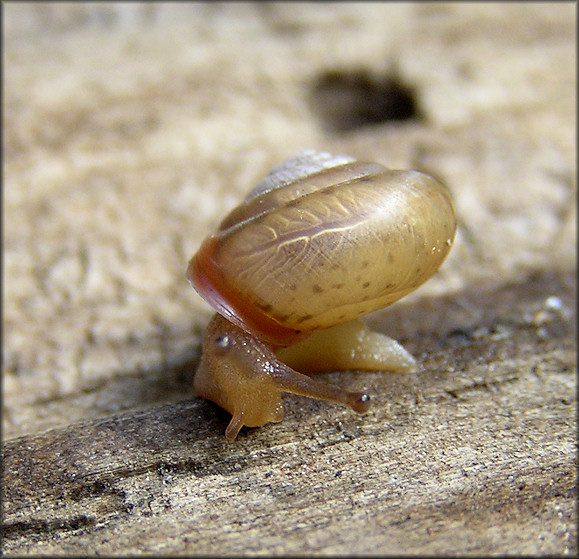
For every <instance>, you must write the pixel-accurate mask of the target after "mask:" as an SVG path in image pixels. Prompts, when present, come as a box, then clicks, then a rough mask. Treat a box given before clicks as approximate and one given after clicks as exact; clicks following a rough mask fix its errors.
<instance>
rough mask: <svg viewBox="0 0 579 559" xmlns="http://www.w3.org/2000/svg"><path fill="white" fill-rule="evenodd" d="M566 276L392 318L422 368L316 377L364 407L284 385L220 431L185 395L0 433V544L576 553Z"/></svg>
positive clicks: (80, 550) (216, 416) (82, 550)
mask: <svg viewBox="0 0 579 559" xmlns="http://www.w3.org/2000/svg"><path fill="white" fill-rule="evenodd" d="M574 289H575V277H574V274H571V273H570V274H565V275H558V274H555V273H546V274H537V275H533V276H530V277H527V278H524V279H523V280H522V281H521V282H519V283H516V284H513V285H510V286H507V287H501V288H498V289H496V288H493V287H492V286H491V287H490V288H479V289H472V290H470V291H469V292H464V293H460V294H456V295H455V296H453V297H448V298H446V299H443V300H438V301H432V302H431V304H430V305H424V304H423V303H422V304H416V305H413V306H407V308H406V309H400V310H397V311H396V312H391V313H389V317H390V318H391V319H395V318H396V316H397V315H398V314H400V315H402V314H403V313H405V316H406V317H407V320H409V321H410V323H413V324H414V326H416V327H418V325H419V322H420V323H421V324H422V330H421V333H420V337H417V338H413V339H412V340H409V343H408V344H407V345H408V346H409V347H412V348H413V349H416V348H421V349H422V351H423V352H424V353H423V354H422V355H420V354H419V357H420V360H421V364H422V369H421V371H420V372H418V373H417V374H415V375H408V376H404V375H394V374H391V375H385V374H377V373H376V374H374V373H371V374H367V373H364V374H363V376H359V377H356V375H355V374H354V373H340V374H338V373H336V374H332V375H328V379H329V380H330V381H332V382H342V383H351V384H352V385H354V384H356V385H359V384H360V383H362V384H364V386H365V388H367V389H368V390H370V391H371V392H372V393H373V394H375V395H376V398H375V405H374V407H373V409H372V410H371V412H370V413H369V414H368V415H366V416H363V417H359V416H355V415H354V414H352V413H351V412H350V411H349V410H343V409H341V408H339V407H337V406H328V405H326V404H322V403H319V402H312V401H309V400H304V399H299V398H293V397H290V398H287V400H286V401H287V406H286V419H285V420H284V421H283V422H282V423H279V424H276V425H269V426H267V427H264V428H260V429H252V430H247V429H244V430H243V431H242V432H241V434H240V436H239V438H238V439H237V440H236V441H235V442H233V443H229V442H227V441H226V440H225V438H224V436H223V430H224V428H225V426H226V424H227V421H228V417H227V414H226V413H224V412H222V411H221V410H219V409H217V408H216V407H215V406H213V405H212V404H210V403H208V402H205V401H202V400H198V399H194V400H186V401H183V402H181V403H178V404H175V405H169V406H164V407H160V408H153V409H150V410H146V411H142V412H133V413H126V414H122V415H118V416H114V417H110V418H107V419H102V420H96V421H90V422H87V423H83V424H77V425H71V426H69V427H67V428H64V429H55V430H52V431H48V432H45V433H42V434H39V435H34V436H29V437H22V438H19V439H14V440H12V441H7V442H6V443H5V445H4V449H3V467H4V484H3V491H4V495H3V507H4V519H3V521H4V524H3V552H4V553H5V554H7V555H12V554H91V555H92V554H110V555H115V554H127V553H129V554H131V553H151V554H153V553H154V554H164V553H171V554H180V553H187V554H219V555H227V554H240V553H246V554H263V553H267V554H281V553H283V554H311V553H323V554H340V553H342V554H343V553H359V554H376V553H380V554H383V553H413V554H420V553H445V554H457V553H460V554H505V553H510V554H513V553H514V554H523V553H524V554H537V553H540V554H564V553H575V552H576V550H577V548H576V504H575V498H576V464H575V458H576V454H575V453H576V445H575V386H576V379H575V359H576V342H575V330H576V329H575V310H574ZM549 297H556V298H557V299H548V298H549ZM546 299H547V303H545V301H546ZM555 302H558V303H560V304H555ZM465 309H467V311H466V314H468V316H470V321H469V320H467V319H466V318H465V316H466V315H465V314H464V313H465ZM408 326H410V324H409V325H408ZM459 326H460V329H459ZM401 328H402V329H404V328H405V326H402V327H401Z"/></svg>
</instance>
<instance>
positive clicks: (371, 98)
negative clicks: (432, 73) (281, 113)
mask: <svg viewBox="0 0 579 559" xmlns="http://www.w3.org/2000/svg"><path fill="white" fill-rule="evenodd" d="M311 106H312V110H313V111H314V112H315V114H316V116H317V117H318V118H320V119H321V121H322V126H323V127H324V129H325V130H327V131H329V132H344V131H348V130H355V129H357V128H361V127H364V126H368V125H372V124H380V123H385V122H393V121H405V120H419V119H421V114H420V111H419V109H418V103H417V100H416V94H415V91H414V90H413V88H412V87H410V86H408V85H405V84H404V83H402V82H401V81H400V79H398V78H396V77H394V76H391V75H388V76H373V75H371V74H369V73H368V72H366V71H363V70H357V71H352V72H338V71H328V72H325V73H323V74H321V75H320V76H318V78H317V79H316V80H315V82H314V83H313V85H312V93H311Z"/></svg>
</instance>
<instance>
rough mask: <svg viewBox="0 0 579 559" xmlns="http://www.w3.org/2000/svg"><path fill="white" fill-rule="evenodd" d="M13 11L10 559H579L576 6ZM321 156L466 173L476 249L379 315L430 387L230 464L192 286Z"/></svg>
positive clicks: (469, 241)
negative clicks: (302, 157) (231, 214)
mask: <svg viewBox="0 0 579 559" xmlns="http://www.w3.org/2000/svg"><path fill="white" fill-rule="evenodd" d="M3 10H4V13H3V15H4V31H5V41H4V53H3V55H4V63H5V64H4V72H5V74H4V76H5V89H4V94H5V95H4V99H3V102H4V117H5V119H4V183H5V184H4V192H3V195H4V196H3V209H4V215H3V217H4V235H3V243H4V246H3V248H4V253H3V265H4V283H3V293H4V299H3V315H4V316H3V337H4V339H3V342H4V344H3V397H4V399H3V424H2V426H3V431H2V433H3V437H4V440H3V469H4V471H3V474H4V478H3V485H2V491H3V494H2V507H3V527H2V528H3V533H2V535H3V539H2V551H3V553H4V554H6V555H25V554H31V555H65V554H71V555H85V554H88V555H97V554H100V555H103V554H106V555H126V554H137V553H139V554H140V553H142V554H155V555H176V554H181V553H182V554H189V555H191V554H213V555H219V556H222V555H232V554H251V555H258V554H275V555H288V554H296V555H306V554H308V555H310V554H319V555H335V554H372V555H374V554H461V555H463V554H470V555H488V554H501V555H503V554H511V555H520V554H532V555H538V554H542V555H547V554H549V555H563V554H576V553H577V541H576V539H577V530H576V524H577V517H576V482H577V479H576V467H577V463H576V419H577V418H576V325H575V324H576V309H575V308H576V126H575V123H576V26H575V23H576V7H575V6H574V5H573V4H548V5H547V4H472V3H464V4H458V3H457V4H440V3H437V4H430V3H425V4H422V3H417V4H389V3H383V4H381V3H369V4H359V3H351V4H347V3H345V4H339V5H333V4H332V5H329V4H323V3H322V4H317V3H314V4H304V5H300V6H297V7H296V6H294V5H291V4H287V3H268V4H264V5H262V4H257V3H248V4H245V3H232V4H216V5H213V4H205V3H185V4H174V5H171V4H94V3H93V4H80V3H78V4H73V3H64V4H60V3H51V4H27V3H7V4H5V5H4V6H3ZM248 37H251V40H248ZM392 107H394V108H398V109H400V108H401V107H402V108H404V111H402V112H403V113H404V115H405V118H406V119H405V120H398V117H400V112H398V113H397V114H393V113H392ZM307 148H314V149H319V150H328V151H331V152H334V153H344V154H348V155H351V156H354V157H358V158H360V159H369V160H373V161H377V162H380V163H383V164H385V165H387V166H389V167H391V168H416V169H420V170H423V171H426V172H429V173H431V174H433V175H435V176H437V177H438V178H440V179H441V180H442V181H443V182H445V183H446V184H447V185H448V187H449V190H450V192H451V194H452V196H453V200H454V203H455V207H456V211H457V216H458V221H459V226H458V231H457V236H456V240H455V244H454V246H453V249H452V251H451V253H450V255H449V257H448V259H447V261H446V262H445V263H444V265H443V266H442V268H441V269H440V271H439V272H438V273H437V274H436V275H435V277H433V278H432V280H430V281H429V282H427V283H426V284H425V285H424V286H422V287H421V288H420V289H419V290H418V291H417V292H415V293H413V294H411V295H410V296H408V297H406V298H405V299H403V300H402V301H400V302H399V303H397V304H396V305H394V306H393V307H391V308H389V309H386V310H385V311H382V312H378V313H376V314H374V315H373V316H370V317H368V318H367V320H368V321H369V322H370V323H371V325H372V326H373V328H375V329H376V330H378V331H381V332H384V333H386V334H387V335H390V336H392V337H394V338H396V339H398V340H399V341H400V342H401V343H402V344H403V345H404V346H405V347H406V348H407V349H409V350H410V351H411V352H412V353H413V354H414V355H415V356H416V357H417V359H418V361H419V363H420V366H421V368H420V370H419V371H418V372H417V373H416V374H412V375H401V374H379V373H361V374H359V373H355V372H343V373H332V374H328V375H324V380H326V381H327V382H332V383H336V384H340V385H344V386H348V387H350V388H351V389H352V390H364V391H367V392H369V393H370V394H371V395H372V397H373V407H372V409H371V411H370V412H369V413H368V414H366V415H365V416H357V415H355V414H354V413H352V412H351V411H350V410H348V409H343V408H341V407H340V406H337V405H330V404H325V403H321V402H313V401H309V400H307V399H303V398H298V397H293V396H292V397H287V398H286V399H285V407H286V410H285V411H286V417H285V419H284V420H283V421H282V422H281V423H279V424H275V425H274V424H270V425H268V426H265V427H263V428H259V429H243V430H242V431H241V433H240V435H239V437H238V439H237V440H236V441H235V442H233V443H228V442H227V441H226V440H225V437H224V434H223V433H224V430H225V427H226V425H227V423H228V421H229V416H228V414H227V413H225V412H224V411H222V410H220V409H219V408H217V407H216V406H214V405H213V404H211V403H209V402H205V401H203V400H200V399H197V398H195V397H194V394H193V392H192V387H191V386H192V378H193V374H194V371H195V368H196V366H197V363H198V360H199V348H200V340H201V337H202V335H203V330H204V327H205V325H206V324H207V322H208V320H209V317H210V314H211V311H210V309H209V308H208V306H207V305H206V304H205V303H204V302H203V301H202V300H201V299H200V298H199V297H198V296H197V295H196V294H195V293H194V292H193V290H192V289H191V288H190V286H189V285H188V284H187V282H186V280H185V278H184V272H185V269H186V266H187V261H188V259H189V258H190V256H191V255H192V254H193V252H194V251H195V250H196V249H197V248H198V246H199V244H200V243H201V241H202V239H203V238H204V237H205V236H206V235H207V234H208V232H209V231H211V230H212V228H213V227H214V226H215V225H216V224H217V223H218V222H219V220H220V219H221V217H222V216H223V215H224V214H225V212H227V211H228V210H229V209H231V207H233V206H234V205H235V204H236V203H238V201H239V200H241V199H242V198H243V196H244V195H245V193H246V192H247V191H248V190H249V189H250V188H251V187H252V185H254V184H255V183H256V182H257V181H258V180H259V179H261V178H262V177H263V175H264V174H265V173H267V171H268V170H269V169H270V168H271V167H272V166H274V165H276V164H278V163H279V162H281V161H282V160H283V159H284V158H286V157H288V156H290V155H292V154H293V153H295V152H297V151H299V150H302V149H307Z"/></svg>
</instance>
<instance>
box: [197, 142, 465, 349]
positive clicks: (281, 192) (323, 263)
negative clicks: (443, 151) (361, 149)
mask: <svg viewBox="0 0 579 559" xmlns="http://www.w3.org/2000/svg"><path fill="white" fill-rule="evenodd" d="M455 229H456V220H455V215H454V209H453V206H452V201H451V199H450V196H449V193H448V192H447V190H446V189H445V188H444V187H443V186H442V185H441V184H440V183H438V182H437V181H436V180H435V179H433V178H432V177H430V176H428V175H426V174H423V173H420V172H418V171H411V170H390V169H386V168H385V167H383V166H382V165H379V164H377V163H365V162H360V161H356V160H354V159H352V158H350V157H346V156H334V155H331V154H329V153H324V152H322V153H320V152H315V151H306V152H303V153H300V154H298V155H296V156H294V157H292V158H290V159H288V160H287V161H285V162H284V163H282V164H281V165H280V166H278V167H276V168H274V169H273V170H272V171H271V173H270V174H269V175H268V176H267V177H266V178H265V179H264V180H263V181H261V182H260V183H259V184H258V185H257V187H256V188H255V189H254V190H253V191H252V192H251V193H250V194H249V195H248V196H247V198H246V199H245V201H244V202H243V203H242V204H241V205H240V206H239V207H237V208H235V209H234V210H233V211H232V212H231V213H230V214H229V215H228V216H227V217H226V218H225V219H224V220H223V221H222V223H221V225H220V227H219V230H218V231H217V232H216V233H215V234H214V235H211V236H210V237H209V238H208V239H207V240H206V241H205V242H204V243H203V244H202V246H201V248H200V250H199V252H198V253H197V255H196V256H195V257H194V258H193V259H192V260H191V263H190V265H189V268H188V272H187V275H188V277H189V279H190V280H191V282H192V283H193V285H194V287H195V288H196V289H197V291H198V292H199V293H200V294H201V296H202V297H204V298H205V299H206V300H207V301H208V302H209V303H210V304H211V305H212V306H213V307H214V308H215V309H216V310H217V312H219V313H220V314H222V315H223V316H224V317H225V318H227V319H228V320H230V321H231V322H233V323H234V324H236V325H237V326H238V327H239V328H241V329H243V330H245V331H247V332H249V333H251V334H253V335H254V336H256V337H258V338H259V339H261V340H265V341H267V342H268V343H270V344H273V345H275V346H287V345H291V344H293V343H295V341H296V340H298V339H299V338H300V337H303V336H304V335H307V333H310V332H312V331H315V330H320V329H325V328H329V327H331V326H334V325H337V324H341V323H343V322H347V321H349V320H352V319H354V318H357V317H359V316H362V315H364V314H367V313H369V312H371V311H375V310H377V309H381V308H383V307H386V306H387V305H390V304H391V303H393V302H394V301H396V300H398V299H400V298H401V297H403V296H404V295H406V294H408V293H410V292H411V291H413V290H415V289H416V288H417V287H418V286H420V285H421V284H422V283H423V282H425V281H426V280H427V279H428V278H429V277H430V276H432V274H433V273H434V272H435V271H436V270H437V269H438V267H439V266H440V265H441V264H442V262H443V260H444V259H445V257H446V255H447V254H448V251H449V250H450V248H451V246H452V242H453V238H454V233H455Z"/></svg>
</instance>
